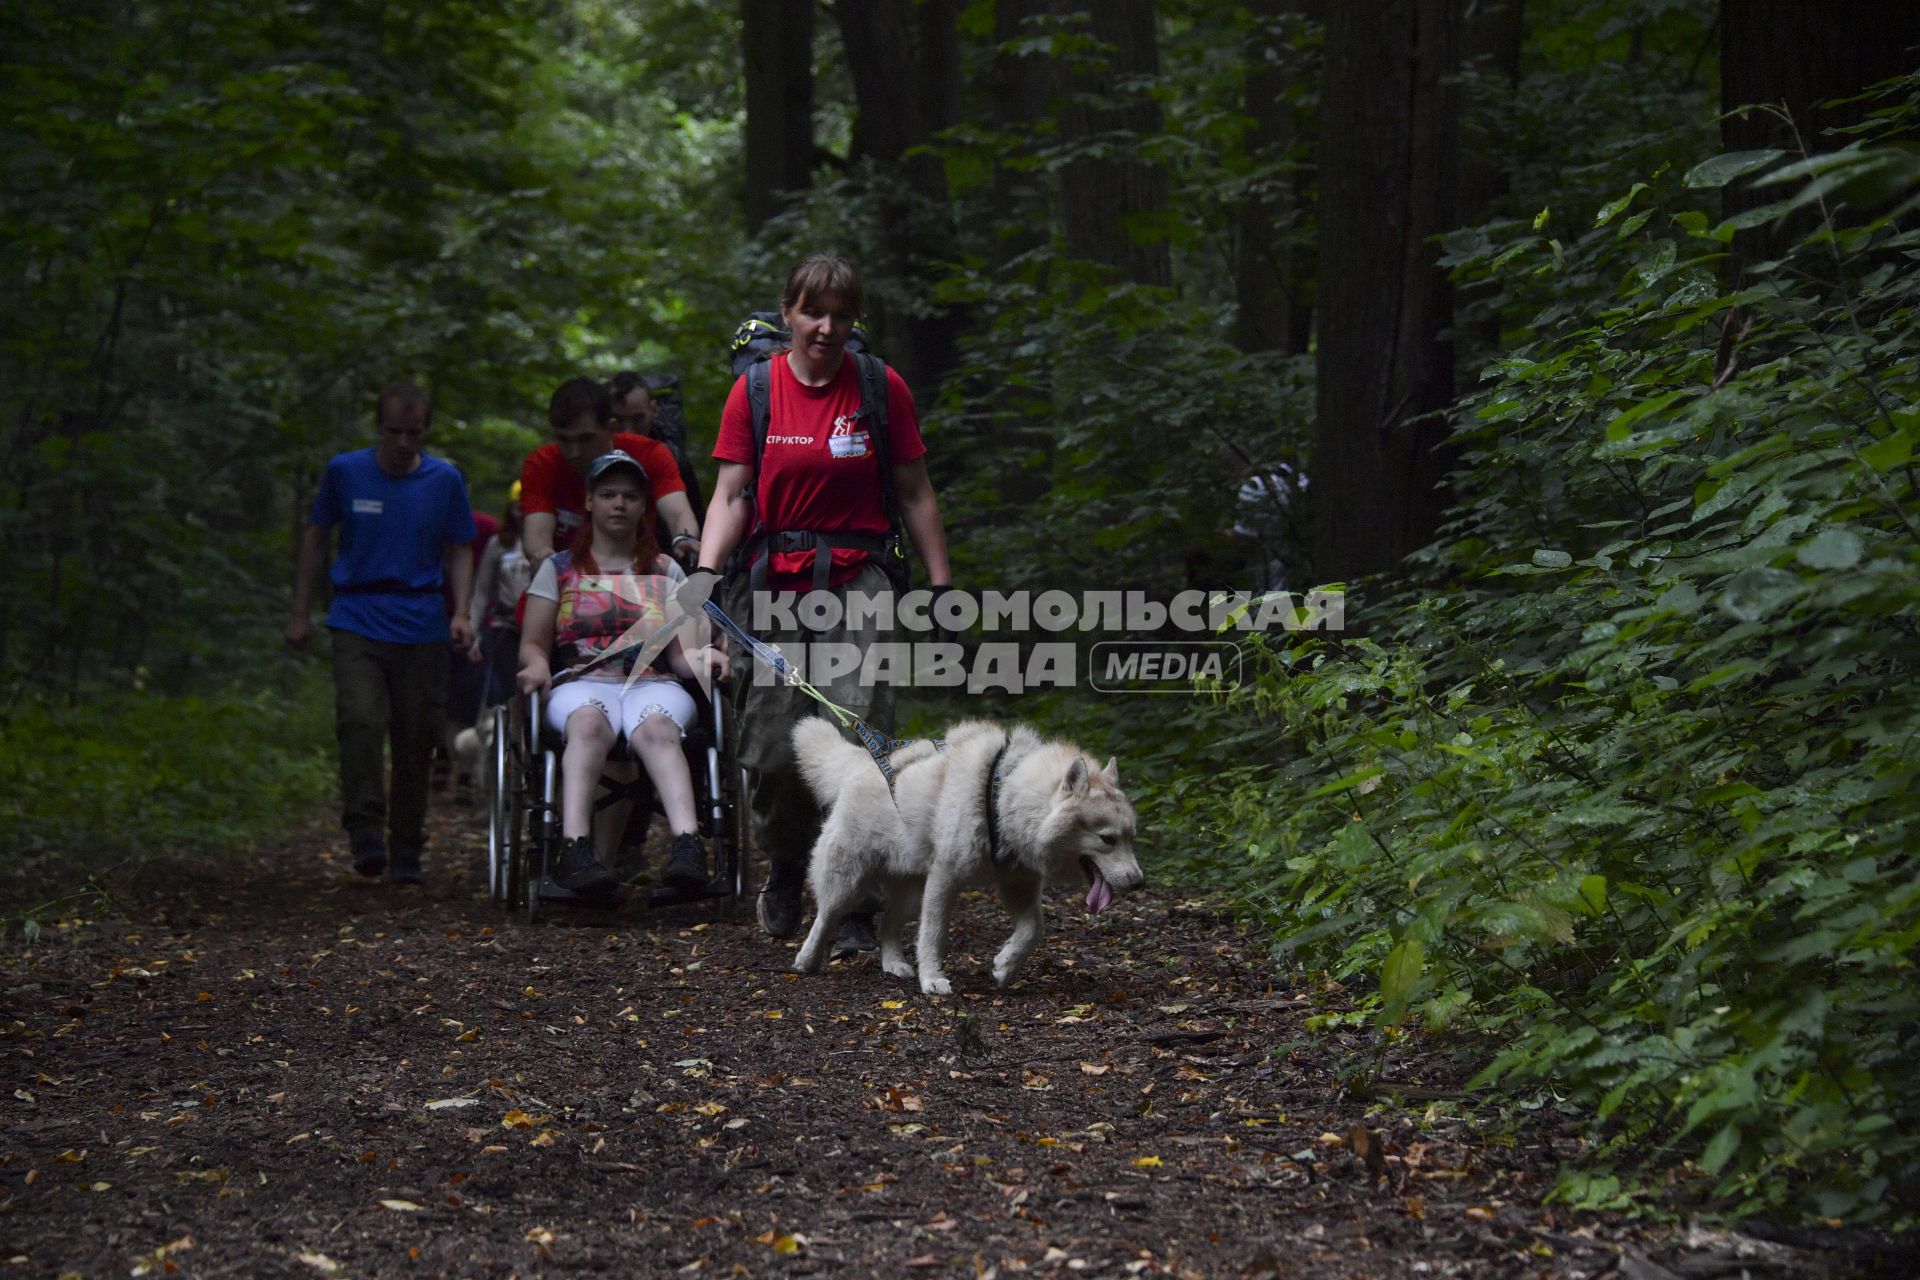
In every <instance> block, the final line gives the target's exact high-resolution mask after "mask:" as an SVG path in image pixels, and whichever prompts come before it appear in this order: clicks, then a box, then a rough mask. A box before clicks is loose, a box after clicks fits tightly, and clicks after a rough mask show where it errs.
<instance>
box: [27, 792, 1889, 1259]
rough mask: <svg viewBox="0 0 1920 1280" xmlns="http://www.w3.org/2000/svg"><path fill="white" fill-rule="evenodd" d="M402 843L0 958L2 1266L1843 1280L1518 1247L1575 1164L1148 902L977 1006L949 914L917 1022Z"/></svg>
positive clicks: (911, 1005) (992, 930)
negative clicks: (552, 900) (357, 861)
mask: <svg viewBox="0 0 1920 1280" xmlns="http://www.w3.org/2000/svg"><path fill="white" fill-rule="evenodd" d="M435 829H436V835H435V852H434V853H432V854H430V856H429V861H428V873H429V884H428V886H427V888H426V889H425V890H424V891H407V892H396V891H395V890H393V889H391V888H390V887H389V886H386V885H384V884H378V885H375V884H365V883H361V882H357V881H355V880H354V878H353V877H352V876H351V874H350V873H349V872H348V871H347V868H346V864H345V861H344V854H343V853H342V852H341V851H340V850H339V849H338V847H337V846H338V844H339V842H338V841H336V840H335V839H334V838H333V836H332V835H331V833H330V832H328V831H324V830H321V829H318V828H314V829H311V830H308V831H305V832H303V833H302V834H301V835H300V836H299V837H298V838H297V839H295V840H294V841H293V842H292V843H291V844H290V845H289V846H287V847H285V848H279V849H274V850H270V851H266V852H263V853H262V854H261V855H260V856H259V857H258V858H257V859H256V860H254V861H253V862H252V863H251V864H249V865H246V866H244V867H241V868H234V869H231V871H230V873H229V875H228V876H226V877H225V878H222V877H217V876H215V875H214V874H212V873H211V872H210V871H208V870H206V869H199V870H197V871H196V870H190V869H179V868H174V869H168V871H167V875H166V876H165V879H164V882H163V883H156V885H155V886H154V887H153V888H152V890H151V891H150V892H147V893H142V894H139V895H138V896H136V895H134V894H132V893H129V894H128V895H126V896H125V897H124V898H123V899H122V900H121V901H119V902H118V903H117V904H116V905H117V907H118V910H119V911H120V913H121V914H122V915H124V916H126V917H128V918H127V919H124V920H120V921H100V922H93V923H88V924H84V925H75V926H72V927H69V928H65V929H53V930H49V932H48V933H47V934H46V935H45V936H43V938H42V939H41V940H40V941H39V942H38V943H36V944H35V945H33V946H32V947H30V948H27V949H24V950H22V949H18V948H16V949H14V950H11V951H9V952H8V953H7V954H6V956H5V958H4V964H5V969H6V972H5V973H4V975H0V979H3V980H4V991H5V1011H4V1035H5V1041H4V1049H5V1053H6V1055H7V1060H8V1063H9V1066H10V1072H9V1075H10V1077H11V1083H10V1084H9V1086H8V1088H9V1091H10V1094H11V1096H10V1098H9V1099H8V1100H7V1107H8V1120H9V1123H8V1124H7V1126H6V1136H5V1139H4V1151H3V1152H0V1178H4V1186H5V1192H4V1194H5V1201H4V1208H5V1212H4V1216H0V1222H3V1223H4V1224H5V1225H4V1230H5V1233H6V1235H5V1240H4V1241H3V1242H0V1244H3V1245H4V1247H3V1248H0V1258H4V1260H6V1261H8V1262H11V1263H13V1264H15V1265H17V1266H19V1267H20V1270H19V1271H18V1272H17V1274H21V1275H35V1276H47V1277H54V1276H66V1275H81V1276H87V1277H105V1276H116V1277H117V1276H126V1275H134V1276H162V1275H177V1276H181V1277H198V1276H223V1275H238V1276H304V1277H313V1276H324V1275H337V1276H442V1275H444V1276H482V1275H485V1276H508V1275H574V1274H587V1273H595V1272H600V1273H606V1274H612V1275H668V1274H682V1275H690V1276H716V1275H718V1276H728V1275H745V1276H776V1275H851V1276H919V1275H925V1276H942V1275H958V1276H970V1277H976V1278H978V1277H983V1276H996V1275H997V1276H1008V1275H1014V1274H1029V1273H1030V1274H1036V1275H1072V1274H1079V1275H1088V1276H1125V1275H1169V1274H1170V1275H1180V1276H1189V1277H1192V1276H1199V1277H1213V1276H1259V1275H1268V1274H1278V1275H1288V1276H1409V1275H1427V1276H1443V1275H1475V1276H1492V1275H1498V1276H1507V1275H1513V1276H1520V1275H1526V1276H1565V1277H1577V1276H1599V1275H1607V1274H1618V1275H1621V1276H1624V1277H1631V1278H1635V1280H1646V1278H1656V1277H1663V1276H1668V1275H1672V1274H1676V1273H1677V1274H1684V1275H1687V1276H1713V1275H1722V1274H1725V1275H1737V1274H1740V1273H1741V1268H1742V1267H1743V1266H1744V1267H1745V1268H1746V1269H1747V1270H1748V1273H1749V1274H1755V1275H1761V1274H1770V1275H1782V1274H1795V1275H1800V1274H1853V1273H1857V1271H1856V1269H1855V1268H1853V1267H1852V1266H1851V1265H1850V1264H1849V1262H1848V1259H1847V1258H1846V1256H1845V1255H1843V1254H1838V1253H1828V1254H1812V1253H1801V1252H1798V1251H1796V1250H1794V1249H1791V1248H1787V1247H1785V1246H1782V1245H1779V1244H1773V1243H1767V1242H1763V1241H1759V1240H1756V1239H1752V1238H1750V1237H1746V1236H1738V1235H1729V1234H1726V1233H1723V1232H1710V1231H1691V1232H1690V1231H1687V1230H1683V1229H1677V1228H1670V1227H1650V1226H1643V1225H1636V1224H1632V1223H1628V1222H1625V1221H1620V1220H1613V1219H1607V1218H1601V1217H1596V1216H1593V1215H1584V1214H1576V1213H1572V1212H1569V1211H1566V1210H1556V1209H1552V1208H1543V1207H1541V1205H1540V1203H1539V1202H1540V1198H1541V1195H1542V1194H1543V1192H1544V1191H1545V1190H1546V1189H1547V1187H1548V1186H1549V1185H1550V1184H1551V1178H1552V1174H1553V1167H1554V1161H1555V1154H1554V1149H1555V1144H1556V1143H1559V1144H1561V1147H1562V1149H1563V1150H1564V1149H1568V1148H1567V1147H1566V1144H1567V1143H1569V1142H1570V1141H1571V1134H1570V1133H1561V1132H1559V1131H1556V1130H1554V1129H1552V1128H1548V1127H1543V1126H1542V1125H1541V1124H1539V1123H1536V1122H1534V1121H1533V1120H1531V1119H1528V1120H1527V1121H1525V1122H1516V1123H1515V1124H1513V1125H1512V1126H1505V1125H1502V1126H1500V1127H1499V1128H1498V1130H1497V1131H1496V1130H1492V1129H1489V1128H1487V1127H1485V1126H1484V1124H1475V1123H1473V1122H1469V1121H1467V1120H1464V1119H1459V1118H1453V1117H1452V1108H1449V1107H1448V1106H1446V1105H1445V1100H1446V1099H1448V1098H1451V1097H1453V1096H1455V1085H1456V1084H1457V1081H1458V1079H1459V1076H1460V1071H1459V1069H1458V1068H1454V1067H1451V1066H1449V1065H1448V1064H1447V1063H1446V1062H1445V1061H1444V1060H1443V1059H1442V1058H1440V1057H1438V1056H1437V1055H1435V1054H1433V1052H1432V1051H1431V1049H1428V1050H1422V1051H1421V1052H1420V1053H1407V1052H1402V1051H1400V1050H1395V1051H1394V1052H1393V1053H1392V1054H1390V1055H1389V1056H1388V1057H1387V1058H1386V1059H1385V1061H1384V1062H1380V1061H1378V1060H1377V1059H1376V1058H1375V1057H1374V1055H1373V1054H1372V1053H1371V1052H1370V1051H1366V1050H1364V1048H1363V1045H1364V1039H1363V1037H1362V1036H1361V1035H1360V1034H1359V1033H1351V1034H1350V1035H1349V1036H1345V1037H1343V1035H1342V1034H1341V1033H1316V1034H1311V1035H1310V1034H1309V1033H1307V1031H1306V1030H1305V1026H1304V1022H1305V1019H1306V1017H1307V1015H1308V1012H1309V1011H1308V1008H1307V1001H1306V1000H1305V999H1303V998H1301V996H1300V995H1299V994H1298V993H1293V992H1288V991H1285V990H1276V989H1275V988H1274V987H1273V986H1272V985H1271V984H1272V982H1273V977H1272V969H1271V967H1270V966H1269V965H1268V964H1267V963H1266V961H1265V957H1264V954H1263V951H1262V948H1261V947H1260V946H1259V945H1258V944H1257V943H1256V942H1255V941H1254V940H1252V939H1250V938H1248V937H1245V936H1243V935H1242V934H1240V933H1239V932H1237V931H1236V929H1235V927H1234V926H1233V925H1232V923H1231V922H1230V920H1229V919H1228V917H1227V916H1226V915H1225V914H1224V913H1223V912H1221V911H1219V910H1217V909H1216V908H1214V907H1212V906H1210V905H1208V904H1205V903H1201V902H1195V901H1188V900H1183V899H1182V898H1181V897H1179V896H1178V895H1177V894H1175V893H1173V892H1171V891H1169V890H1168V889H1167V888H1166V887H1165V886H1164V885H1162V886H1157V887H1155V886H1150V887H1149V889H1148V890H1147V891H1146V892H1144V893H1142V894H1137V895H1133V896H1130V897H1128V898H1125V899H1123V900H1121V901H1120V902H1119V903H1117V904H1116V906H1115V907H1114V909H1112V910H1110V911H1109V912H1107V913H1106V914H1105V915H1102V916H1101V917H1099V918H1098V919H1090V918H1089V917H1087V916H1086V915H1085V914H1084V913H1083V912H1081V911H1080V910H1079V908H1078V904H1077V902H1073V901H1071V900H1070V898H1069V895H1066V894H1064V893H1060V894H1056V895H1055V897H1054V901H1053V902H1052V903H1051V904H1050V910H1049V915H1050V920H1049V930H1050V932H1049V935H1048V937H1047V939H1046V941H1045V942H1044V943H1043V944H1042V946H1041V948H1040V950H1039V951H1038V952H1037V953H1036V955H1035V957H1034V960H1033V962H1032V963H1031V965H1030V967H1029V969H1028V971H1027V973H1026V975H1025V976H1024V977H1023V979H1022V980H1021V981H1020V982H1019V983H1017V984H1016V985H1015V986H1014V987H1012V988H1011V989H1009V990H1007V991H998V990H995V989H994V988H993V987H992V984H991V981H990V978H989V977H988V975H987V974H986V972H985V957H987V956H988V955H990V954H991V950H992V948H993V946H994V945H996V944H997V940H998V936H999V934H1000V932H1001V930H1002V928H1003V924H1002V921H1001V919H1000V918H999V915H998V912H997V909H993V908H990V907H989V905H988V904H987V903H986V902H985V900H983V899H980V898H978V897H977V896H976V897H970V898H969V900H968V902H967V904H966V907H965V910H964V911H963V913H962V916H961V919H960V921H959V923H958V925H957V928H956V936H955V942H954V952H955V953H956V955H955V960H954V963H953V967H952V972H953V974H954V977H955V985H956V988H957V989H958V991H959V994H958V995H956V996H955V997H953V998H950V999H944V1000H928V999H925V998H922V997H921V996H919V995H918V994H917V993H916V992H913V991H911V990H910V989H909V988H908V987H907V986H906V985H905V984H902V983H899V982H897V981H894V980H892V979H890V978H888V977H886V976H885V975H884V974H882V973H881V972H880V970H879V968H878V966H877V964H876V963H875V962H874V960H873V958H872V957H861V958H858V959H856V960H853V961H851V962H848V961H838V962H835V963H833V964H832V965H830V966H829V968H828V970H827V971H826V972H825V973H823V974H822V975H820V976H818V977H814V978H810V979H799V978H796V977H794V976H793V975H791V974H789V973H787V972H786V971H785V967H786V964H787V962H788V959H789V957H790V953H791V944H787V943H776V942H774V941H772V940H769V939H767V938H765V937H764V936H762V935H761V933H760V932H759V931H758V929H757V928H754V927H750V926H749V925H747V924H744V923H734V922H728V921H723V920H718V919H714V918H712V916H711V914H710V913H709V914H708V915H705V916H702V915H699V914H691V915H689V914H671V913H665V914H656V915H653V916H648V915H646V914H645V913H644V912H643V911H641V910H640V909H639V908H629V909H628V911H626V912H624V913H622V916H621V917H620V918H619V919H618V920H616V921H611V922H609V921H606V920H601V921H598V922H595V923H587V922H572V923H553V924H548V923H542V924H541V925H538V926H535V927H531V928H529V927H526V926H524V925H522V924H520V923H518V922H517V921H513V920H509V919H507V918H505V917H503V916H502V915H501V914H500V913H498V912H497V911H495V910H494V909H493V908H492V907H491V906H490V905H489V904H488V903H487V902H486V900H485V897H484V893H482V892H477V890H478V889H479V886H480V883H481V881H480V878H479V874H478V868H479V865H480V854H481V848H482V845H483V843H484V832H483V830H482V828H481V827H480V826H479V824H478V823H477V822H476V821H475V820H473V819H470V818H467V817H465V816H449V815H448V814H447V813H446V812H444V807H443V811H442V812H440V813H438V814H436V817H435ZM1321 994H1322V999H1323V1001H1324V999H1325V997H1326V995H1327V994H1328V993H1321ZM1332 994H1334V995H1336V996H1337V992H1336V993H1332ZM976 1032H977V1034H975V1033H976ZM1422 1055H1424V1056H1422ZM1374 1067H1378V1068H1379V1072H1380V1074H1379V1077H1378V1079H1377V1081H1375V1082H1374V1083H1373V1084H1371V1085H1370V1086H1369V1087H1368V1088H1366V1089H1364V1090H1362V1089H1356V1088H1354V1087H1352V1086H1353V1084H1354V1073H1355V1072H1358V1071H1362V1070H1370V1069H1372V1068H1374ZM1356 1093H1365V1094H1366V1095H1367V1096H1368V1097H1370V1098H1374V1099H1384V1098H1386V1097H1388V1096H1390V1095H1396V1094H1397V1095H1398V1097H1399V1100H1400V1102H1399V1104H1398V1105H1388V1106H1381V1105H1380V1104H1379V1103H1378V1102H1374V1103H1371V1104H1370V1103H1369V1102H1368V1101H1367V1100H1365V1099H1363V1098H1362V1097H1358V1096H1355V1095H1356ZM1370 1106H1371V1107H1372V1109H1371V1110H1370ZM1669 1268H1672V1269H1673V1270H1669Z"/></svg>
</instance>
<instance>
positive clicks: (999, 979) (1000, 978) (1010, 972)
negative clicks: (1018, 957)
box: [993, 964, 1020, 987]
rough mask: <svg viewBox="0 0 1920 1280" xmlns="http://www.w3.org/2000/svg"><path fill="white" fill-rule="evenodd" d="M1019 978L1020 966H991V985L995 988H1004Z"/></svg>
mask: <svg viewBox="0 0 1920 1280" xmlns="http://www.w3.org/2000/svg"><path fill="white" fill-rule="evenodd" d="M1019 976H1020V966H1019V965H1017V964H996V965H994V966H993V985H994V986H996V987H1004V986H1006V985H1007V984H1008V983H1009V982H1012V981H1013V980H1014V979H1015V978H1017V977H1019Z"/></svg>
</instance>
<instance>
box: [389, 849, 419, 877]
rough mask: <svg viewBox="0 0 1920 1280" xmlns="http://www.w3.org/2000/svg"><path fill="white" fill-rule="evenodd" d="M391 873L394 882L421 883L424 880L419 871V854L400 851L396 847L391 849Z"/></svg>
mask: <svg viewBox="0 0 1920 1280" xmlns="http://www.w3.org/2000/svg"><path fill="white" fill-rule="evenodd" d="M391 875H392V877H393V882H394V883H395V884H421V883H423V882H424V881H425V880H426V876H425V875H423V874H421V871H420V855H419V854H418V853H402V852H401V851H400V850H398V849H395V850H394V851H393V864H392V871H391Z"/></svg>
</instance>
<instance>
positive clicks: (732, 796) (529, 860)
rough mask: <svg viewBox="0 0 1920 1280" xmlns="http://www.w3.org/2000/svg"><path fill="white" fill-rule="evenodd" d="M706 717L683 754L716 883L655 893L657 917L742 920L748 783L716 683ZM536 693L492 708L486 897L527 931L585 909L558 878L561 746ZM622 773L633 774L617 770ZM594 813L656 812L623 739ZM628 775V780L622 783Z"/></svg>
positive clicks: (604, 775) (692, 730)
mask: <svg viewBox="0 0 1920 1280" xmlns="http://www.w3.org/2000/svg"><path fill="white" fill-rule="evenodd" d="M695 703H696V705H697V706H698V709H699V716H698V718H697V719H696V721H695V723H694V724H692V725H689V726H688V728H687V733H686V737H685V739H684V740H683V741H682V744H681V745H682V747H683V749H684V750H685V752H686V754H687V766H688V771H689V773H691V775H692V777H693V793H694V806H695V812H696V816H697V822H698V831H699V834H700V835H701V837H702V838H703V839H705V840H706V842H707V848H708V850H709V852H710V854H711V857H712V867H713V875H712V877H711V878H710V879H709V880H708V881H707V883H706V885H705V886H704V887H703V888H701V889H698V890H695V891H693V892H691V893H689V892H683V891H680V890H676V889H670V888H667V887H665V886H662V885H654V886H652V887H651V888H650V890H649V892H648V894H647V900H648V905H649V906H651V907H668V906H679V905H684V904H688V903H697V902H703V901H704V902H713V903H718V904H720V905H721V909H722V913H723V914H734V913H736V912H738V910H739V909H740V907H741V904H742V903H745V902H746V901H747V900H748V892H749V891H748V887H747V886H748V883H749V879H750V876H751V874H752V868H751V867H750V866H749V861H750V858H749V850H750V847H751V842H750V840H749V837H748V833H747V807H746V800H745V797H746V784H745V775H744V773H743V771H742V769H741V767H740V765H739V763H738V761H737V759H736V758H735V755H734V750H733V741H732V739H731V737H730V736H729V735H728V733H727V715H728V711H729V707H728V704H727V696H726V692H725V689H724V688H723V687H722V686H721V685H720V684H719V683H717V682H716V683H714V684H712V685H711V686H710V688H709V690H708V692H707V696H706V697H705V698H704V699H701V698H699V697H696V698H695ZM543 710H544V708H543V707H542V698H541V695H540V694H539V692H537V691H536V692H534V693H531V694H525V695H521V696H518V697H515V698H512V699H510V700H508V701H507V702H505V703H502V704H501V705H499V706H497V707H495V708H494V712H493V715H494V720H493V749H492V754H491V755H490V757H489V758H488V769H489V771H490V772H489V777H488V778H487V784H488V790H489V793H490V794H489V795H488V802H487V803H488V809H487V891H488V894H489V895H490V896H491V897H492V899H493V901H494V902H495V903H497V904H499V905H501V906H503V907H505V908H507V909H508V910H510V911H517V912H519V913H520V914H521V915H522V917H523V918H524V919H525V920H526V922H527V923H528V924H532V923H535V922H536V921H538V920H539V919H540V917H541V915H542V913H543V912H545V911H546V910H547V909H548V908H549V907H559V906H564V905H567V904H572V903H576V902H578V901H579V898H578V896H577V895H575V894H574V893H573V892H571V891H570V890H568V889H567V888H565V887H564V886H562V885H561V884H560V883H559V882H558V881H556V880H555V879H554V878H553V868H554V867H555V866H556V865H557V863H558V861H559V856H560V845H561V833H560V752H561V737H560V734H559V733H558V732H556V731H555V730H553V729H552V728H550V727H548V726H547V725H546V724H545V723H544V721H543V720H542V711H543ZM622 764H625V765H627V766H628V769H627V770H622V769H620V768H619V767H618V766H620V765H622ZM607 765H608V768H606V769H604V770H603V771H602V772H601V774H600V784H599V789H598V791H597V793H596V795H595V797H594V805H593V811H594V814H595V816H596V817H598V815H599V814H600V813H601V812H602V811H604V810H606V809H608V808H610V807H612V806H613V805H616V804H619V803H621V802H623V801H626V802H631V803H632V804H633V805H634V806H636V812H637V813H638V814H640V815H643V816H644V815H648V814H651V813H653V812H657V811H658V802H657V800H656V799H655V797H654V793H653V786H652V783H651V781H650V779H648V777H647V773H646V770H645V769H643V768H641V767H640V764H639V761H637V760H635V759H634V758H633V756H632V753H631V750H630V748H629V747H628V745H627V743H626V741H625V739H624V738H621V739H620V740H618V741H617V742H616V743H615V746H614V749H613V751H612V753H611V754H610V755H609V756H608V757H607ZM629 771H630V772H631V774H632V778H631V780H628V779H627V778H626V777H624V776H622V775H623V774H624V773H626V772H629Z"/></svg>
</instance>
